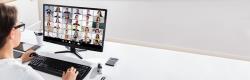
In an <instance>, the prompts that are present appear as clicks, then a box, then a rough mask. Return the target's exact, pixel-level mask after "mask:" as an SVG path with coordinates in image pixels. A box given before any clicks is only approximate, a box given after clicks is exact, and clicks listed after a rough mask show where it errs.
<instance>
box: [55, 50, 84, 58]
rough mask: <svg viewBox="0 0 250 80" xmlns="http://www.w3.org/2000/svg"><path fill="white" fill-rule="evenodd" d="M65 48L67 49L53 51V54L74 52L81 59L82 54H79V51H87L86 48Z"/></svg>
mask: <svg viewBox="0 0 250 80" xmlns="http://www.w3.org/2000/svg"><path fill="white" fill-rule="evenodd" d="M66 48H67V49H69V50H66V51H58V52H55V54H58V53H72V54H75V55H76V56H77V57H78V58H80V59H83V58H82V56H81V55H80V54H79V52H82V51H87V50H86V49H76V48H75V47H66Z"/></svg>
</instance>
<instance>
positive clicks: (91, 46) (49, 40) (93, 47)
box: [43, 4, 108, 52]
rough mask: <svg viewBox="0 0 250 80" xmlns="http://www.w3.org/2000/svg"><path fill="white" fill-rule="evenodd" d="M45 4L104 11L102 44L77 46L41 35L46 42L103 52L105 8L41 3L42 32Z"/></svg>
mask: <svg viewBox="0 0 250 80" xmlns="http://www.w3.org/2000/svg"><path fill="white" fill-rule="evenodd" d="M45 6H59V7H69V8H79V9H91V10H102V11H105V17H104V23H105V27H104V29H103V37H102V46H97V45H90V44H85V45H86V46H82V45H81V46H79V45H76V44H69V43H65V42H59V41H55V40H52V39H53V38H52V37H47V36H45V35H43V41H46V42H51V43H55V44H59V45H64V46H69V47H72V48H80V49H86V50H92V51H98V52H103V47H104V40H105V32H106V24H107V13H108V12H107V9H102V8H90V7H76V6H66V5H55V4H43V34H45V12H46V11H45Z"/></svg>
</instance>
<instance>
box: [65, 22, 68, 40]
mask: <svg viewBox="0 0 250 80" xmlns="http://www.w3.org/2000/svg"><path fill="white" fill-rule="evenodd" d="M64 39H65V40H69V29H68V24H66V30H65V36H64Z"/></svg>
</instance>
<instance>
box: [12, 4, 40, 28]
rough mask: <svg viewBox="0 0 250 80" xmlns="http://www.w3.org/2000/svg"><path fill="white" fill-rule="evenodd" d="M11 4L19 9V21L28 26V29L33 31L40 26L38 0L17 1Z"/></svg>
mask: <svg viewBox="0 0 250 80" xmlns="http://www.w3.org/2000/svg"><path fill="white" fill-rule="evenodd" d="M9 4H14V5H15V6H16V7H17V9H18V17H19V21H21V22H24V23H25V24H26V28H28V29H32V27H34V26H35V27H37V26H39V25H37V24H38V22H39V16H38V15H39V8H38V0H16V1H13V2H11V3H9Z"/></svg>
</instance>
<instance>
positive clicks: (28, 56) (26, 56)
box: [21, 49, 34, 63]
mask: <svg viewBox="0 0 250 80" xmlns="http://www.w3.org/2000/svg"><path fill="white" fill-rule="evenodd" d="M32 54H34V50H32V49H29V50H27V51H26V52H25V53H23V54H22V56H21V60H22V62H23V63H25V62H28V61H30V60H31V59H32V58H33V56H31V55H32Z"/></svg>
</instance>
